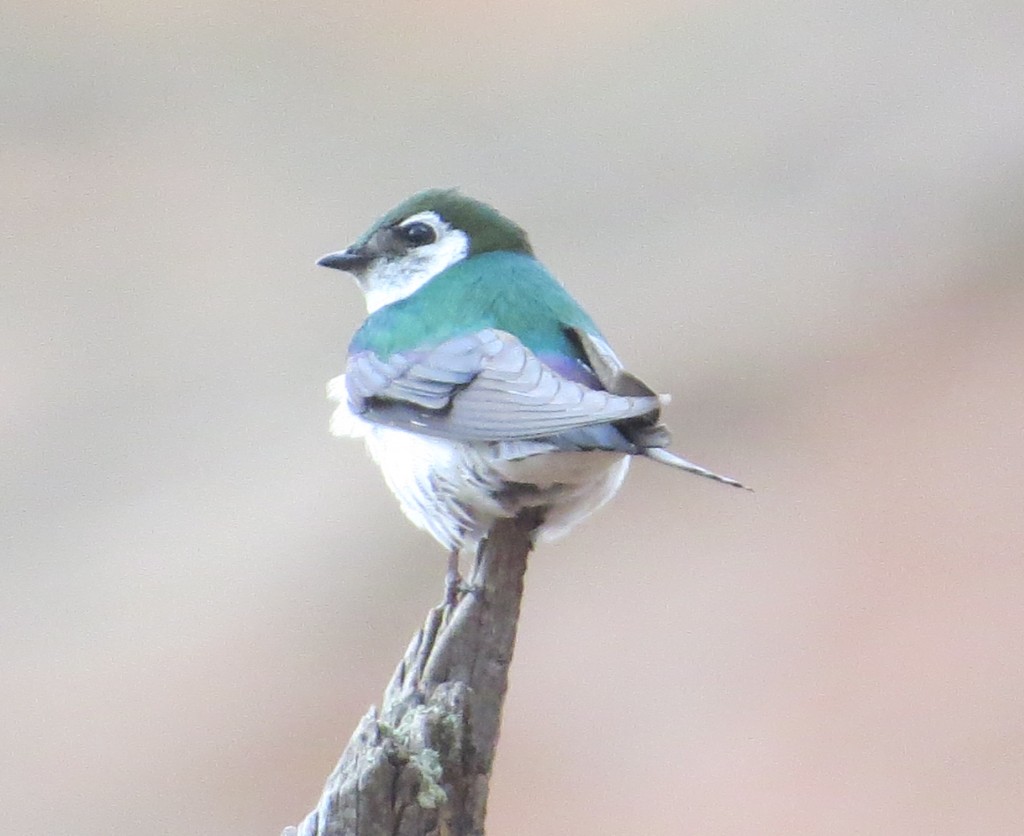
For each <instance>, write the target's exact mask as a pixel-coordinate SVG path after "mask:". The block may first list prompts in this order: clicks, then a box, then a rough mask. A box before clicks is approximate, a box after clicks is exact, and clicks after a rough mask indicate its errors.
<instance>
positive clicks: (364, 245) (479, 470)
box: [317, 189, 743, 565]
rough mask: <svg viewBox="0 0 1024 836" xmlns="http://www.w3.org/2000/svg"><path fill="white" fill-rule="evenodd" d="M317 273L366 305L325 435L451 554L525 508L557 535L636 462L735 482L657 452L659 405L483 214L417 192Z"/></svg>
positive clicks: (510, 228)
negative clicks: (356, 446)
mask: <svg viewBox="0 0 1024 836" xmlns="http://www.w3.org/2000/svg"><path fill="white" fill-rule="evenodd" d="M317 264H320V265H323V266H324V267H333V268H335V269H338V270H345V271H348V272H349V273H352V274H353V275H354V276H355V279H356V281H357V283H358V284H359V287H360V289H361V290H362V291H363V293H364V294H365V296H366V307H367V309H368V311H369V316H368V317H367V319H366V321H365V322H364V323H363V325H362V327H361V328H360V329H359V330H358V331H357V332H356V334H355V337H354V338H353V339H352V343H351V345H350V346H349V352H348V362H347V365H346V367H345V374H343V375H341V376H340V377H336V378H335V379H333V380H332V381H331V382H330V383H329V384H328V394H329V397H330V398H331V399H332V400H335V401H337V403H338V407H337V409H336V410H335V412H334V414H333V417H332V418H331V431H332V433H334V434H335V435H338V436H352V437H356V438H362V439H364V440H365V442H366V446H367V447H368V448H369V451H370V454H371V455H372V456H373V458H374V459H375V460H376V462H377V464H378V465H380V468H381V470H382V471H383V473H384V478H385V480H386V481H387V484H388V486H389V487H390V488H391V490H392V491H393V492H394V494H395V496H397V497H398V501H399V503H400V504H401V506H402V510H403V511H404V512H405V514H406V516H407V517H408V518H409V519H410V520H411V521H412V522H413V523H415V524H416V525H417V526H419V527H420V528H422V529H425V530H426V531H428V532H429V533H430V534H432V535H433V536H434V538H435V539H436V540H437V541H438V542H440V543H441V544H442V545H443V546H444V547H445V548H447V549H449V550H450V553H451V555H452V559H453V560H455V561H457V557H458V552H459V550H460V549H462V548H472V547H475V546H476V545H477V544H478V543H479V542H480V540H481V538H482V537H483V536H484V535H485V534H486V533H487V531H488V529H489V528H490V526H491V524H492V523H493V522H494V521H495V520H496V519H498V518H501V517H511V516H514V515H516V514H517V513H518V512H519V511H521V510H523V509H525V508H538V509H540V510H541V514H542V519H543V522H542V523H541V525H540V528H539V529H538V531H537V532H536V534H537V535H539V536H541V537H543V538H545V539H550V538H552V537H556V536H558V535H561V534H564V533H565V532H566V531H568V530H569V529H570V528H572V526H573V525H575V524H576V523H577V522H579V521H580V520H581V519H583V518H584V517H586V516H587V515H589V514H590V513H592V512H593V511H595V510H596V509H597V508H599V507H601V506H602V505H604V504H605V503H606V502H607V501H608V500H609V499H611V497H612V496H613V495H614V494H615V492H616V491H617V490H618V489H619V486H620V485H621V484H622V480H623V478H624V477H625V475H626V470H627V469H628V467H629V462H630V459H631V458H632V457H634V456H644V457H646V458H648V459H653V460H654V461H657V462H662V463H663V464H667V465H671V466H673V467H677V468H679V469H681V470H686V471H689V472H690V473H696V474H698V475H700V476H706V477H708V478H709V479H715V480H716V481H719V482H724V483H726V484H728V485H735V486H737V487H743V486H742V485H740V483H739V482H737V481H735V480H734V479H730V478H728V477H725V476H719V475H718V474H716V473H712V472H711V471H709V470H705V469H704V468H703V467H699V466H698V465H695V464H693V463H692V462H688V461H686V460H685V459H681V458H679V457H678V456H676V455H674V454H673V453H670V452H669V451H668V450H666V449H665V448H666V446H667V445H668V444H669V441H670V437H669V433H668V430H667V429H666V428H665V427H664V425H662V424H661V422H660V420H659V414H660V410H661V406H662V404H663V403H665V401H666V400H667V398H666V397H664V396H661V397H659V396H658V395H656V394H655V393H654V391H652V390H651V389H650V388H649V387H648V386H646V385H645V384H644V383H642V382H641V381H640V380H639V379H638V378H636V377H634V376H633V375H631V374H629V373H628V372H626V371H625V370H624V369H623V366H622V363H620V362H619V359H618V358H617V357H616V356H615V353H614V352H613V351H612V349H611V348H610V347H609V345H608V343H607V342H606V341H605V338H604V337H603V336H602V335H601V332H600V331H599V330H598V329H597V326H596V325H595V324H594V322H593V320H592V319H591V318H590V317H589V316H588V315H587V314H586V312H585V311H584V310H583V308H581V307H580V306H579V304H577V302H576V301H575V300H574V299H573V298H572V297H571V296H570V295H569V294H568V293H567V292H566V291H565V289H564V288H563V287H562V285H561V284H559V283H558V281H557V280H556V279H555V278H554V277H553V276H552V275H551V273H549V272H548V271H547V269H545V268H544V266H543V265H542V264H541V263H540V262H539V261H538V260H537V259H536V258H535V257H534V255H533V250H532V248H531V247H530V243H529V241H528V240H527V237H526V233H525V232H524V231H523V230H522V229H521V228H520V227H518V226H517V225H516V224H514V223H513V222H512V221H510V220H509V219H508V218H506V217H504V216H502V215H501V214H499V213H498V212H497V211H496V210H495V209H493V208H492V207H490V206H488V205H487V204H485V203H481V202H480V201H477V200H473V199H471V198H468V197H465V196H463V195H461V194H459V193H458V192H457V191H455V190H442V189H431V190H428V191H424V192H420V193H419V194H416V195H413V196H412V197H410V198H409V199H408V200H406V201H405V202H403V203H401V204H399V205H398V206H396V207H395V208H394V209H392V210H391V211H390V212H388V213H387V214H386V215H384V216H383V217H382V218H380V220H378V221H377V222H376V223H375V224H373V226H371V227H370V228H369V230H367V231H366V232H365V233H364V234H363V236H362V237H361V238H359V240H357V241H356V242H355V243H354V244H352V245H351V246H350V247H348V248H347V249H345V250H341V251H340V252H335V253H329V254H328V255H325V256H323V257H322V258H321V259H320V260H319V261H318V262H317ZM456 565H457V564H456Z"/></svg>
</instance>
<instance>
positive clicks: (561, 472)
mask: <svg viewBox="0 0 1024 836" xmlns="http://www.w3.org/2000/svg"><path fill="white" fill-rule="evenodd" d="M333 383H334V381H332V384H333ZM332 394H333V391H332ZM339 400H341V399H339ZM331 432H332V433H334V434H335V435H339V436H350V437H356V438H363V439H364V440H365V441H366V447H367V449H368V450H369V451H370V455H371V456H373V459H374V461H376V462H377V464H378V465H379V466H380V469H381V471H382V472H383V473H384V479H385V481H386V482H387V484H388V487H389V488H391V490H392V492H393V493H394V494H395V496H396V497H398V501H399V504H400V505H401V507H402V510H403V511H404V512H405V515H406V516H407V517H408V518H409V519H410V520H411V521H412V522H413V523H414V524H415V525H417V526H419V527H420V528H422V529H424V530H425V531H428V532H429V533H430V534H431V535H433V537H434V538H435V539H436V540H437V541H438V542H440V543H441V544H442V545H443V546H444V547H445V548H448V549H451V548H455V547H463V546H466V547H471V546H474V545H475V544H476V543H477V542H478V541H479V540H480V538H481V537H482V536H483V535H484V534H486V532H487V530H488V529H489V528H490V526H491V524H492V523H493V522H494V521H495V520H496V519H498V518H500V517H510V516H514V515H515V514H516V513H517V512H518V511H520V510H521V509H523V508H527V507H542V508H545V509H546V512H545V516H544V523H543V524H542V526H541V528H540V531H539V535H540V537H542V538H543V539H553V538H555V537H559V536H561V535H563V534H565V533H566V532H567V531H569V529H570V528H572V527H573V526H574V525H575V524H576V523H578V522H579V521H580V520H582V519H583V518H585V517H587V516H589V515H590V514H591V513H593V512H594V511H595V510H597V509H598V508H599V507H601V506H602V505H604V503H606V502H607V501H608V500H609V499H611V498H612V497H613V496H614V495H615V493H616V491H618V489H619V486H620V485H621V484H622V480H623V479H624V478H625V476H626V471H627V470H628V468H629V456H626V455H624V454H622V453H609V452H603V451H588V452H559V451H557V450H556V449H555V448H553V447H552V446H551V445H550V444H543V443H540V442H534V441H526V442H501V443H472V444H467V443H456V442H450V441H442V440H440V439H436V438H430V437H428V436H422V435H416V434H415V433H409V432H405V431H404V430H397V429H392V428H390V427H382V426H379V425H376V424H370V423H367V422H366V421H363V420H361V419H359V418H357V417H355V416H354V415H352V414H351V413H350V412H349V410H348V407H347V405H346V403H345V401H344V400H341V403H340V404H339V406H338V408H337V409H336V410H335V413H334V415H333V416H332V418H331Z"/></svg>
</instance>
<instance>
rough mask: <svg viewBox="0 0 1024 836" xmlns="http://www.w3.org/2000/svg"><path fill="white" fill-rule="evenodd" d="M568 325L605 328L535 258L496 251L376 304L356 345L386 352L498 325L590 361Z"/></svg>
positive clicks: (534, 347) (535, 345)
mask: <svg viewBox="0 0 1024 836" xmlns="http://www.w3.org/2000/svg"><path fill="white" fill-rule="evenodd" d="M566 326H571V327H575V328H581V329H583V330H585V331H588V332H590V333H592V334H597V335H600V332H599V331H598V330H597V327H596V326H595V325H594V322H593V320H592V319H591V318H590V317H589V316H587V314H586V312H585V311H584V310H583V309H582V308H581V307H580V306H579V305H578V304H577V303H576V301H575V300H574V299H573V298H572V297H571V296H570V295H569V294H568V293H567V292H566V291H565V288H563V287H562V286H561V285H560V284H559V283H558V282H557V281H556V280H555V278H554V276H552V275H551V274H550V273H549V272H548V271H547V270H546V269H545V268H544V266H543V265H542V264H540V262H538V261H537V260H536V259H535V258H533V257H532V256H530V255H526V254H525V253H515V252H507V251H500V252H489V253H481V254H480V255H475V256H470V257H469V258H466V259H463V260H462V261H460V262H457V263H456V264H453V265H452V266H451V267H449V268H448V269H447V270H443V271H442V272H440V273H438V274H437V275H436V276H434V278H432V279H431V280H430V281H429V282H427V283H426V284H425V285H423V287H421V288H420V289H419V290H417V291H416V292H415V293H413V294H412V295H410V296H407V297H406V298H405V299H399V300H398V301H397V302H392V303H391V304H390V305H385V306H384V307H383V308H380V309H379V310H377V311H375V312H374V313H373V314H371V315H370V316H369V317H367V319H366V321H365V322H364V323H363V326H362V328H360V329H359V330H358V331H357V332H356V335H355V336H354V337H353V338H352V343H351V345H350V346H349V351H350V352H351V353H355V352H358V351H372V352H373V353H374V354H376V355H377V356H378V357H380V358H381V359H386V358H387V357H389V356H390V355H392V354H394V353H396V352H401V351H407V350H409V349H416V348H431V347H433V346H436V345H438V344H439V343H442V342H444V341H445V340H447V339H450V338H451V337H454V336H457V335H459V334H465V333H469V332H472V331H478V330H480V329H481V328H497V329H498V330H501V331H508V332H509V333H511V334H514V335H515V336H517V337H518V338H519V339H520V340H521V341H522V343H523V344H524V345H526V347H527V348H529V349H530V350H531V351H533V352H534V353H535V354H538V355H539V354H545V355H560V356H563V357H572V358H574V359H577V360H583V361H585V359H586V358H584V357H583V356H582V355H581V353H580V351H579V348H578V347H577V346H576V345H575V344H574V343H573V342H571V341H570V340H569V339H568V338H567V337H566V335H565V333H564V331H563V328H564V327H566Z"/></svg>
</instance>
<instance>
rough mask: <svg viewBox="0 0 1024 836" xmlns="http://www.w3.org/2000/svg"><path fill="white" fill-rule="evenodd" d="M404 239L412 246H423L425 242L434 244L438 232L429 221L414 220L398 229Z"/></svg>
mask: <svg viewBox="0 0 1024 836" xmlns="http://www.w3.org/2000/svg"><path fill="white" fill-rule="evenodd" d="M397 232H398V234H399V235H400V236H401V238H402V240H403V241H405V242H406V243H407V244H408V245H409V246H411V247H422V246H424V245H425V244H433V243H434V242H435V241H436V240H437V232H435V231H434V227H432V226H431V225H430V224H428V223H424V222H423V221H413V222H412V223H410V224H406V225H405V226H400V227H398V229H397Z"/></svg>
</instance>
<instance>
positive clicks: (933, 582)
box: [0, 0, 1024, 836]
mask: <svg viewBox="0 0 1024 836" xmlns="http://www.w3.org/2000/svg"><path fill="white" fill-rule="evenodd" d="M2 17H3V25H2V27H0V44H2V50H0V62H2V63H0V91H2V99H0V100H2V109H0V110H2V112H0V125H2V128H0V177H2V181H0V182H2V184H3V190H2V206H3V224H2V229H0V234H2V237H3V243H2V247H0V267H2V270H3V285H2V288H0V294H2V297H0V323H2V327H0V376H2V399H0V445H2V465H0V498H2V502H0V505H2V507H0V550H2V563H0V810H2V812H0V832H2V833H11V834H15V833H27V832H33V833H47V834H50V833H54V834H63V833H67V834H73V835H74V836H78V835H79V834H81V836H93V834H97V836H98V834H109V833H146V834H172V835H173V836H178V835H179V834H180V835H181V836H191V835H192V834H214V833H215V834H228V836H232V835H233V834H239V836H241V834H246V836H248V834H274V836H276V834H278V833H279V832H280V830H281V828H282V827H283V826H285V825H287V824H290V823H295V822H297V821H299V820H300V819H301V818H302V816H303V815H304V814H305V813H306V812H307V811H308V809H309V808H310V807H311V806H312V805H313V803H314V802H315V800H316V798H317V797H318V795H319V792H320V788H321V785H322V782H323V779H324V778H325V777H326V775H327V773H328V772H329V771H330V769H331V768H332V766H333V764H334V761H335V759H336V757H337V755H338V754H339V753H340V751H341V748H342V746H343V744H344V742H345V741H346V739H347V737H348V735H349V733H350V732H351V730H352V729H353V728H354V726H355V723H356V721H357V719H358V717H359V716H360V715H361V714H362V712H363V711H364V710H365V709H366V707H367V706H368V705H370V704H371V703H372V702H374V701H376V700H377V699H378V698H379V695H380V692H381V690H382V688H383V686H384V684H385V682H386V680H387V677H388V676H389V674H390V672H391V669H392V666H393V665H394V663H395V661H396V660H397V658H398V657H399V655H400V653H401V651H402V650H403V649H404V647H405V644H406V642H407V640H408V638H409V636H410V635H411V634H412V632H413V631H414V630H415V629H416V628H417V627H418V625H419V623H420V621H421V619H422V617H423V615H424V613H425V611H426V610H427V608H428V607H429V606H430V605H431V604H432V603H434V602H435V601H436V600H437V599H438V597H439V594H440V590H441V584H442V576H443V571H444V570H443V560H444V558H443V555H442V554H441V552H440V550H439V549H438V548H437V547H436V545H435V544H434V543H433V542H432V541H430V540H429V539H428V538H427V537H426V536H425V535H422V534H420V533H419V532H417V531H415V530H414V529H413V528H411V527H410V526H409V525H407V524H406V523H405V522H404V520H403V519H402V518H401V516H400V514H399V511H398V509H397V506H396V504H395V503H394V501H393V500H392V498H391V497H390V495H389V494H388V493H387V491H386V489H385V488H384V486H383V484H382V482H381V480H380V478H379V476H378V474H377V473H376V471H375V470H374V468H373V467H372V466H371V464H370V462H369V461H368V459H367V458H366V456H365V455H364V453H363V452H362V450H361V449H360V447H359V446H358V445H357V444H355V443H352V442H342V441H338V440H334V439H332V438H330V437H329V436H328V434H327V429H326V425H327V418H328V414H329V407H328V404H327V403H326V401H325V400H324V397H323V384H324V382H325V381H326V380H327V378H328V377H330V376H332V375H334V374H337V373H338V372H339V370H340V368H341V363H342V358H343V356H344V351H345V346H346V344H347V341H348V338H349V336H350V335H351V332H352V330H353V329H354V327H355V326H356V325H357V323H358V322H359V321H360V319H361V318H362V316H363V309H362V302H361V299H360V297H359V294H358V293H357V291H356V289H355V288H354V286H352V285H351V283H350V282H349V281H348V280H347V279H346V277H344V276H342V275H340V274H336V273H332V272H329V271H325V270H319V269H316V268H314V266H313V261H314V259H315V258H316V257H317V256H319V255H320V254H322V253H323V252H326V251H328V250H331V249H337V248H339V247H341V246H343V245H345V244H346V243H348V242H349V241H350V240H351V239H352V238H354V237H355V236H356V235H357V234H358V233H359V232H361V231H362V229H363V228H364V227H365V226H366V225H367V223H368V222H370V221H371V220H372V219H373V218H374V217H375V216H376V215H377V214H378V213H380V212H382V211H383V210H384V209H386V208H388V207H389V206H390V205H391V204H393V203H394V202H396V201H398V200H399V199H401V198H403V197H404V196H406V195H407V194H408V193H410V192H412V191H414V190H416V189H419V188H422V187H425V186H433V185H459V186H461V187H462V188H463V189H464V190H465V191H466V192H468V193H470V194H472V195H475V196H479V197H482V198H484V199H486V200H489V201H491V202H493V203H495V204H496V205H497V206H498V207H500V208H501V209H502V210H504V211H505V212H506V213H508V214H509V215H510V216H512V217H513V218H515V219H516V220H517V221H519V222H520V223H522V224H523V225H524V226H525V227H526V228H527V229H528V230H530V232H531V234H532V238H533V241H534V244H535V247H536V249H537V250H538V252H539V253H540V255H541V257H542V259H543V260H544V261H545V262H546V263H547V264H548V265H549V266H550V267H551V268H552V269H553V270H554V271H555V273H556V274H557V275H559V276H560V277H561V278H562V279H563V280H564V281H565V282H566V283H567V284H568V285H569V287H570V288H571V290H572V291H573V292H574V293H575V294H576V295H577V296H578V298H580V299H581V300H582V301H583V302H584V303H585V304H586V306H587V307H588V309H589V310H590V311H591V313H592V314H593V315H594V316H595V318H596V319H597V320H598V321H599V322H600V323H601V324H602V326H603V329H604V331H605V333H606V334H607V335H608V336H609V337H610V338H611V339H612V342H613V343H614V344H615V346H616V347H617V349H618V350H619V352H620V353H621V354H622V355H623V356H624V358H625V359H626V360H627V361H628V362H629V363H630V365H631V367H632V368H633V369H634V370H635V371H636V372H638V373H639V374H641V375H642V376H643V377H645V378H646V379H648V380H649V381H650V382H651V383H652V384H655V385H656V386H657V388H659V389H660V390H662V391H670V392H673V393H674V394H675V396H676V397H675V400H674V401H673V404H672V406H671V408H670V410H669V412H668V419H669V421H670V423H671V424H672V425H673V427H674V429H675V434H676V449H677V450H678V451H679V452H681V453H682V454H684V455H687V456H690V457H692V458H694V459H695V460H697V461H699V462H701V463H704V464H706V465H708V466H710V467H714V468H716V469H721V470H722V471H724V472H727V473H730V474H734V475H736V476H738V477H740V478H742V479H743V480H744V481H746V482H748V483H750V484H752V485H753V486H755V487H756V488H757V492H756V493H755V494H753V495H745V494H742V493H740V492H738V491H731V490H728V489H726V488H723V487H721V486H718V485H714V484H712V483H708V482H704V481H702V480H698V479H694V478H690V477H686V476H684V475H681V474H678V473H675V472H670V471H669V470H668V469H659V468H657V467H655V466H653V465H649V464H646V463H642V462H641V463H638V465H637V466H636V467H635V468H634V471H633V473H632V474H631V476H630V479H629V481H628V483H627V486H626V488H625V490H624V491H623V493H622V494H621V495H620V497H619V498H618V500H617V501H616V502H615V503H614V504H613V505H612V506H611V507H609V508H607V509H605V510H604V511H603V512H602V513H600V514H599V515H597V516H596V517H594V518H593V519H592V520H590V521H589V522H588V523H586V524H585V525H584V526H582V527H581V528H580V529H578V530H577V531H576V532H575V533H574V535H573V536H572V537H570V538H569V539H568V540H566V541H565V542H563V543H558V544H554V545H551V546H548V547H545V548H543V549H542V550H540V551H539V552H538V553H537V554H536V555H535V556H534V559H533V561H532V564H531V568H530V573H529V576H528V579H527V581H528V583H527V594H526V603H525V611H524V613H523V619H522V625H521V633H520V641H519V646H518V648H517V654H516V659H515V663H514V666H513V674H512V688H511V692H510V696H509V700H508V703H507V706H506V717H505V725H504V732H503V738H502V746H501V748H500V751H499V758H498V763H497V769H496V774H495V779H494V785H493V787H494V788H493V794H492V799H491V815H490V823H491V827H490V830H489V833H490V834H494V836H513V835H514V834H526V835H527V836H533V834H537V835H538V836H557V835H559V834H593V835H594V836H606V835H607V836H611V835H612V834H615V836H618V834H652V835H654V836H660V835H661V834H665V835H666V836H668V835H670V834H1018V833H1022V832H1024V661H1022V660H1024V639H1022V635H1024V594H1022V593H1024V561H1022V558H1024V522H1022V520H1024V514H1022V509H1021V504H1022V496H1024V476H1022V472H1024V373H1022V369H1024V280H1022V266H1024V237H1022V234H1024V47H1022V44H1024V7H1022V6H1021V4H1020V3H1019V2H999V0H993V2H987V3H969V2H963V3H952V2H921V3H914V2H910V3H892V2H881V0H874V1H872V2H866V3H859V4H853V3H841V2H835V0H831V1H830V2H811V1H810V0H807V2H801V0H795V2H789V3H776V4H760V3H754V2H742V1H738V2H731V3H728V2H722V3H709V2H704V3H698V2H692V3H670V2H658V0H655V1H654V2H649V3H647V4H644V5H636V4H624V3H623V4H613V3H607V2H596V3H595V2H590V3H567V4H556V3H550V2H533V0H528V2H520V3H517V4H511V3H506V4H490V5H484V4H480V3H469V2H454V0H453V2H438V3H412V2H399V3H395V2H389V3H384V2H360V3H320V2H316V0H300V2H298V3H291V4H246V3H241V2H230V1H229V0H203V2H197V1H196V0H183V1H182V2H178V3H172V4H137V3H127V2H118V1H117V0H107V2H103V1H102V0H101V2H97V3H89V4H85V3H70V2H68V3H45V2H44V3H39V2H33V3H29V2H20V3H18V2H15V3H10V2H9V3H7V4H6V5H5V8H4V11H3V13H2Z"/></svg>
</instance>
